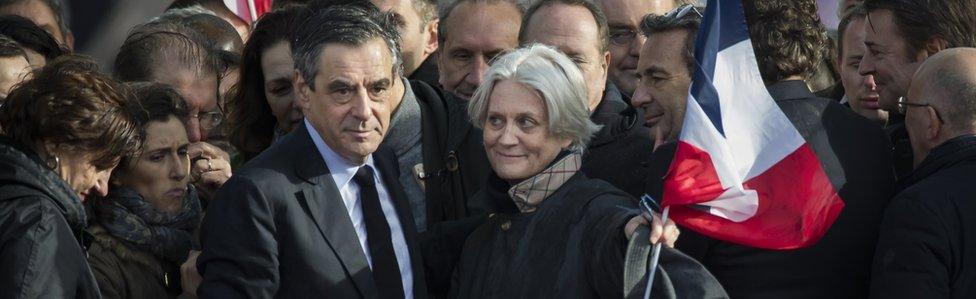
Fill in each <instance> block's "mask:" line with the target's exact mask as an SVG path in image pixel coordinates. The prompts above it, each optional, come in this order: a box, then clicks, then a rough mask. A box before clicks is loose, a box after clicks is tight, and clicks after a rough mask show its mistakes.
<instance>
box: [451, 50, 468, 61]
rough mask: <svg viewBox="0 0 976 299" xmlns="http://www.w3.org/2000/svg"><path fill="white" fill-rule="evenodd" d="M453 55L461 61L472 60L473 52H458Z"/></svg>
mask: <svg viewBox="0 0 976 299" xmlns="http://www.w3.org/2000/svg"><path fill="white" fill-rule="evenodd" d="M452 56H453V57H454V59H456V60H460V61H468V60H471V54H470V53H467V52H457V53H454V55H452Z"/></svg>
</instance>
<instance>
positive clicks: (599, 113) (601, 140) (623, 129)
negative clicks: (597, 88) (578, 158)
mask: <svg viewBox="0 0 976 299" xmlns="http://www.w3.org/2000/svg"><path fill="white" fill-rule="evenodd" d="M643 118H644V116H643V115H640V114H639V112H638V111H637V110H636V109H634V108H632V107H630V105H628V104H627V102H626V100H625V99H624V95H623V94H622V93H620V90H619V89H617V87H616V86H615V85H613V83H609V82H608V83H607V87H606V88H605V89H604V91H603V100H602V101H600V104H599V105H597V106H596V109H593V114H591V115H590V120H592V121H593V123H596V124H597V125H600V126H603V127H602V128H600V130H599V131H597V133H596V135H594V136H593V139H591V140H590V145H589V147H597V146H601V145H604V144H607V143H610V142H613V141H614V140H617V139H619V138H621V137H623V136H626V135H627V132H629V131H630V130H631V129H633V128H634V127H635V126H637V125H638V124H639V123H640V122H641V121H643Z"/></svg>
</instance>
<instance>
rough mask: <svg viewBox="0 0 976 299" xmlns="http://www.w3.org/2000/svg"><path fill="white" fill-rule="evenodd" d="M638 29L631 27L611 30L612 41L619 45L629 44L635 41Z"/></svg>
mask: <svg viewBox="0 0 976 299" xmlns="http://www.w3.org/2000/svg"><path fill="white" fill-rule="evenodd" d="M637 35H638V34H637V31H634V29H630V28H621V29H613V30H611V31H610V43H612V44H614V45H618V46H623V45H628V44H630V43H632V42H634V38H636V37H637Z"/></svg>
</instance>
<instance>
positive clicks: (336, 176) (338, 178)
mask: <svg viewBox="0 0 976 299" xmlns="http://www.w3.org/2000/svg"><path fill="white" fill-rule="evenodd" d="M305 128H306V129H307V130H308V135H309V136H311V137H312V143H314V144H315V148H316V149H318V151H319V154H320V155H322V160H325V166H326V167H328V168H329V173H330V174H331V175H332V181H334V182H335V184H336V188H339V189H340V190H341V189H342V188H345V187H346V185H348V184H349V182H350V181H352V177H353V176H355V175H356V172H357V171H359V167H362V165H356V164H353V163H349V161H346V159H345V158H343V157H342V156H340V155H339V154H338V153H336V152H335V151H333V150H332V148H331V147H329V145H328V144H325V140H323V139H322V136H321V135H319V132H318V131H316V130H315V127H314V126H312V123H311V122H309V121H308V118H306V119H305ZM364 165H369V166H370V167H372V168H373V170H374V171H376V166H375V165H373V155H369V156H367V157H366V163H364ZM374 179H375V178H374Z"/></svg>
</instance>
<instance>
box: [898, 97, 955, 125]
mask: <svg viewBox="0 0 976 299" xmlns="http://www.w3.org/2000/svg"><path fill="white" fill-rule="evenodd" d="M908 107H928V108H932V111H935V118H938V119H939V123H941V124H944V123H945V122H944V121H942V115H940V114H939V110H936V109H935V107H932V105H931V104H928V103H912V102H909V101H908V99H907V98H905V97H899V98H898V113H900V114H901V115H905V112H907V111H908Z"/></svg>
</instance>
